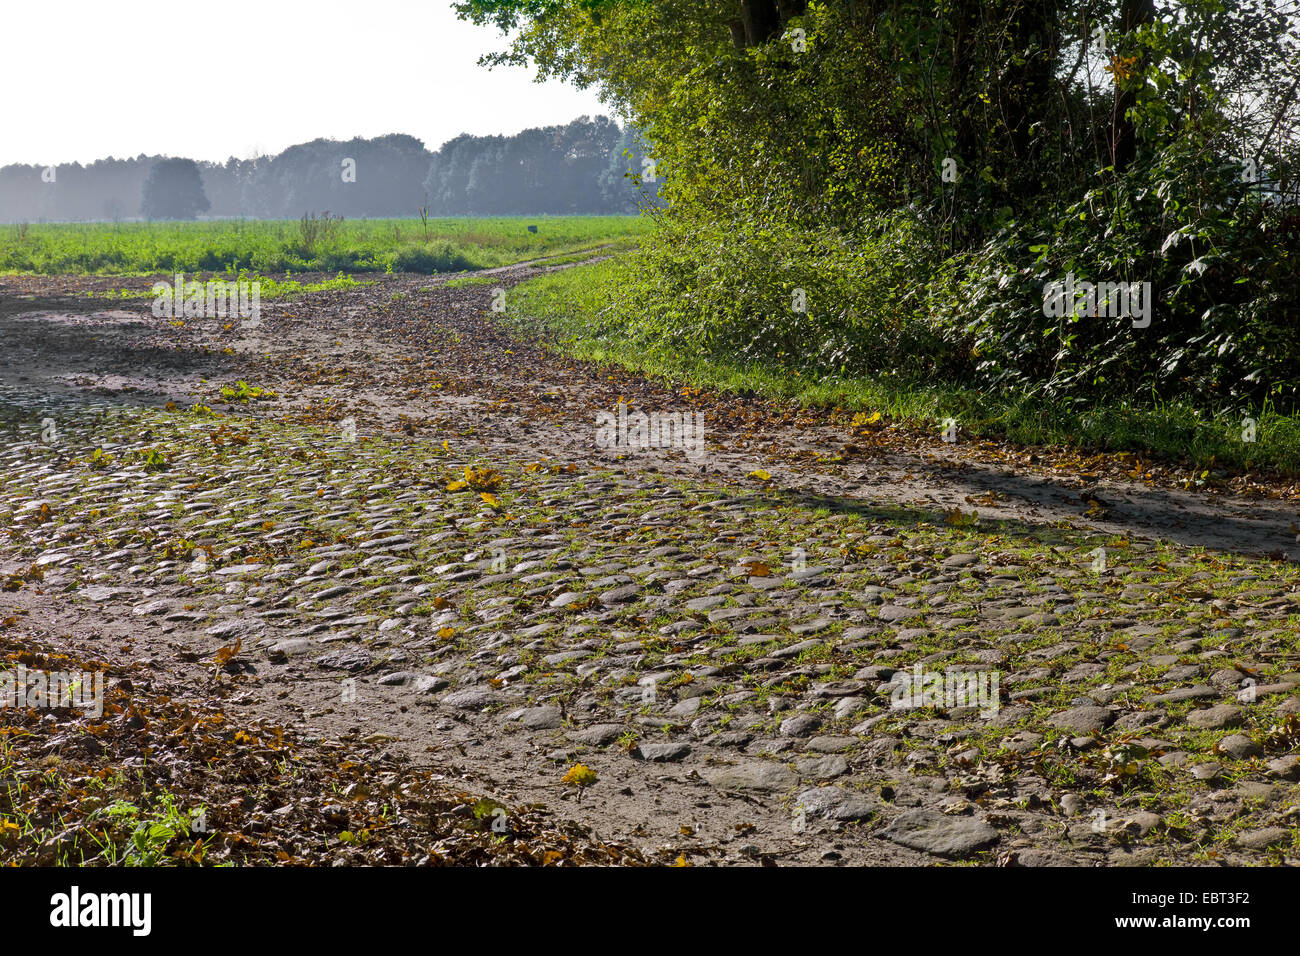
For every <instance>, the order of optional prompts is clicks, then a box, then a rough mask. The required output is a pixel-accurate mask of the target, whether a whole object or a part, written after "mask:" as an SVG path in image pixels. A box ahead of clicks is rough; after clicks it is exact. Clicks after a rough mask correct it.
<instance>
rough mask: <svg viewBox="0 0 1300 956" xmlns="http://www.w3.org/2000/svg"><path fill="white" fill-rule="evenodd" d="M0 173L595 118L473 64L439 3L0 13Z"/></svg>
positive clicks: (517, 78) (584, 103)
mask: <svg viewBox="0 0 1300 956" xmlns="http://www.w3.org/2000/svg"><path fill="white" fill-rule="evenodd" d="M3 21H4V22H3V29H0V63H3V64H4V73H5V88H6V95H5V115H4V119H3V121H0V165H5V164H8V163H15V162H24V163H37V164H40V165H47V164H58V163H69V162H82V163H85V162H88V161H91V160H95V159H100V158H103V157H106V156H115V157H117V158H119V159H120V158H123V157H130V156H136V155H139V154H140V153H148V154H150V155H153V154H165V155H169V156H188V157H190V158H192V159H208V160H225V159H227V158H229V157H230V156H237V157H241V158H243V157H248V156H251V155H253V154H254V153H255V152H260V153H276V152H279V151H280V150H282V149H284V148H285V147H286V146H291V145H293V144H294V143H302V142H306V141H308V140H312V139H316V138H317V137H332V138H334V139H351V138H352V137H353V136H366V137H370V136H381V135H383V134H385V133H409V134H410V135H412V136H415V137H417V138H418V139H422V140H423V141H424V143H425V145H426V146H427V147H429V148H430V149H437V148H438V147H439V146H440V145H442V143H444V142H445V141H446V140H448V139H451V138H452V137H453V136H455V135H457V134H458V133H463V132H468V133H477V134H486V133H515V132H518V131H519V130H521V129H525V128H527V127H530V126H546V125H550V124H553V123H566V122H568V121H569V120H571V119H573V118H574V117H576V116H581V115H583V114H584V113H586V114H590V115H595V114H597V113H605V114H606V115H611V111H610V110H609V109H608V108H605V107H603V106H602V104H601V103H600V101H599V100H598V99H597V98H596V93H595V91H594V90H591V91H586V92H582V91H579V90H576V89H574V88H572V87H569V86H566V85H563V84H559V83H546V84H541V85H539V84H536V83H534V82H533V81H532V72H531V71H530V70H522V69H511V70H507V69H504V68H500V67H498V68H497V69H494V70H491V71H489V70H487V69H486V68H484V67H480V66H478V65H476V61H477V59H478V57H479V56H480V55H481V54H483V53H486V52H490V51H492V50H498V49H502V48H503V47H504V45H505V40H504V38H502V37H501V35H500V34H498V33H497V31H496V30H494V29H489V28H479V27H475V26H472V25H470V24H467V23H463V22H461V21H459V20H457V19H456V17H455V15H454V14H453V13H452V11H451V3H450V2H449V0H364V2H356V0H223V2H222V3H221V4H208V3H191V2H189V0H181V2H177V0H111V2H108V0H71V2H64V3H56V2H50V0H47V2H45V3H38V2H21V0H9V2H6V3H5V5H4V12H3Z"/></svg>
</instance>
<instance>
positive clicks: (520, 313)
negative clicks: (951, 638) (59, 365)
mask: <svg viewBox="0 0 1300 956" xmlns="http://www.w3.org/2000/svg"><path fill="white" fill-rule="evenodd" d="M625 288H626V287H625V286H624V285H623V284H622V283H621V282H620V279H619V267H618V264H617V262H615V261H606V262H601V263H596V264H594V265H590V266H579V267H577V268H574V269H569V270H566V271H563V272H556V273H551V274H548V275H544V276H540V277H538V278H536V279H532V280H530V281H528V282H526V283H524V284H523V285H521V286H519V287H518V289H517V290H516V291H515V294H514V295H513V296H512V297H511V300H510V306H509V308H508V310H507V313H506V320H507V321H509V322H511V323H512V324H513V325H514V326H515V328H516V329H517V330H518V331H519V332H521V333H522V334H525V335H529V336H536V337H539V338H541V339H542V340H543V341H546V342H548V343H550V344H551V345H553V346H554V347H555V348H557V349H558V350H559V351H560V352H562V353H563V354H566V355H570V356H573V357H576V358H580V359H585V360H588V361H593V362H600V363H610V364H614V365H618V366H622V367H624V368H627V369H630V370H633V371H636V372H640V373H642V374H645V375H648V376H650V377H653V378H658V379H662V380H664V381H666V382H668V383H670V384H672V385H674V386H682V385H690V386H694V387H696V388H704V389H709V390H712V391H720V392H732V393H739V394H754V395H759V396H762V397H766V398H774V399H781V400H787V401H795V402H798V403H800V404H804V405H809V406H821V407H839V408H843V409H848V410H850V411H879V412H880V413H881V414H882V415H885V416H888V417H889V418H890V419H892V420H894V421H897V422H901V423H904V424H907V425H913V426H918V427H923V428H930V429H934V430H935V431H936V432H938V431H939V430H940V429H941V428H942V427H943V423H944V422H945V420H946V419H949V418H952V419H955V420H956V422H957V424H958V426H959V428H960V435H961V437H962V438H963V439H964V438H967V437H987V438H1006V439H1009V440H1011V441H1014V442H1018V443H1021V444H1025V445H1069V446H1074V447H1078V448H1081V449H1085V450H1097V451H1133V452H1142V453H1146V454H1152V455H1157V456H1160V457H1162V458H1165V459H1169V460H1172V461H1184V460H1185V461H1188V462H1190V463H1191V464H1192V465H1193V466H1194V467H1196V468H1197V469H1205V470H1218V471H1221V470H1222V469H1225V468H1226V469H1231V470H1233V471H1276V472H1278V473H1281V474H1284V475H1300V416H1295V415H1284V414H1279V413H1277V412H1276V411H1275V410H1273V409H1271V408H1268V407H1265V408H1257V409H1224V410H1221V411H1220V412H1218V413H1212V412H1210V411H1207V410H1206V409H1203V408H1197V407H1194V406H1192V405H1189V404H1186V403H1171V402H1161V401H1158V400H1155V399H1146V398H1144V397H1143V396H1137V395H1134V396H1125V397H1123V398H1117V399H1115V400H1113V401H1110V402H1106V403H1103V404H1100V405H1094V406H1092V407H1086V408H1084V407H1079V406H1071V405H1068V404H1065V403H1053V402H1048V401H1044V400H1043V399H1042V398H1041V397H1038V396H1027V395H1023V394H1014V393H990V392H983V391H979V390H976V389H971V388H965V387H962V386H960V385H954V384H951V383H944V382H925V381H909V380H905V379H903V378H902V377H901V376H892V375H888V374H884V375H876V376H868V377H862V378H839V377H835V378H812V377H804V376H801V375H800V374H799V373H798V372H794V373H791V372H789V371H787V370H785V369H778V368H775V367H772V366H765V365H763V364H761V363H745V362H741V361H739V360H729V359H727V358H719V357H717V356H708V355H701V354H691V353H689V352H685V351H683V350H682V349H680V348H678V347H675V346H673V345H670V344H665V343H664V342H662V341H659V340H657V339H656V338H655V336H654V335H653V334H652V333H649V332H645V331H642V330H637V329H629V328H626V327H624V326H621V325H618V324H615V323H614V322H613V321H611V320H609V319H608V318H606V317H605V316H606V314H607V309H608V306H609V304H610V302H611V301H612V300H613V298H614V297H615V296H619V295H623V294H626V293H625V292H624V291H623V290H624V289H625ZM1246 417H1249V418H1251V419H1253V420H1254V423H1255V435H1254V437H1255V440H1254V441H1253V442H1248V441H1244V440H1243V418H1246Z"/></svg>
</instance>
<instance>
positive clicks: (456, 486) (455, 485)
mask: <svg viewBox="0 0 1300 956" xmlns="http://www.w3.org/2000/svg"><path fill="white" fill-rule="evenodd" d="M468 487H469V482H468V481H449V482H447V490H448V491H462V490H464V489H465V488H468Z"/></svg>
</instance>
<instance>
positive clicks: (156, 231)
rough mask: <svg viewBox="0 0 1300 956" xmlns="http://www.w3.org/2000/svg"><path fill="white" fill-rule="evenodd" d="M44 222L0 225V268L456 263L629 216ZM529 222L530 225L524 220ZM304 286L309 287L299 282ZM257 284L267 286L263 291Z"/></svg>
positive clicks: (157, 269)
mask: <svg viewBox="0 0 1300 956" xmlns="http://www.w3.org/2000/svg"><path fill="white" fill-rule="evenodd" d="M320 226H321V223H320V221H313V220H306V221H304V222H299V221H298V220H259V221H249V220H213V221H207V222H152V223H149V222H134V223H52V224H37V225H31V226H26V227H25V228H21V229H20V228H16V227H15V228H9V229H0V273H37V274H42V275H70V274H71V275H126V276H130V275H155V274H158V273H170V272H185V273H195V272H214V273H228V274H231V275H234V274H236V273H238V272H239V271H240V270H241V269H242V270H249V271H254V272H261V273H263V274H265V273H269V272H275V273H289V272H340V271H342V272H420V273H430V274H432V273H439V272H456V271H460V270H466V269H485V268H491V267H493V266H505V265H511V264H513V263H516V262H522V261H524V260H527V259H537V258H542V257H545V256H561V255H566V254H577V253H583V252H589V251H591V250H594V249H596V248H598V247H601V246H604V245H607V244H609V243H611V242H626V241H627V240H628V238H629V237H630V236H635V235H638V234H640V233H641V232H643V231H644V230H645V229H646V228H647V225H646V223H644V222H643V221H642V220H641V219H639V218H638V217H636V216H540V217H536V216H535V217H501V218H496V219H430V220H429V221H428V223H427V225H426V224H425V223H422V222H421V221H420V220H418V219H362V220H354V221H343V220H330V221H329V226H328V228H320ZM530 226H532V227H535V228H536V231H535V232H532V231H529V227H530ZM301 291H310V290H301ZM263 294H266V293H263Z"/></svg>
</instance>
